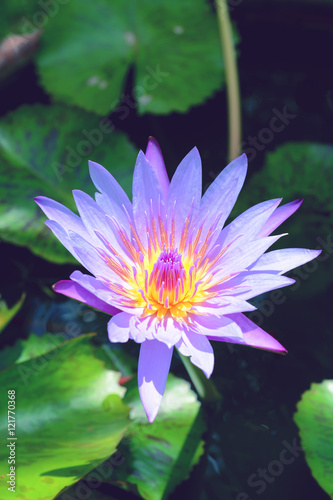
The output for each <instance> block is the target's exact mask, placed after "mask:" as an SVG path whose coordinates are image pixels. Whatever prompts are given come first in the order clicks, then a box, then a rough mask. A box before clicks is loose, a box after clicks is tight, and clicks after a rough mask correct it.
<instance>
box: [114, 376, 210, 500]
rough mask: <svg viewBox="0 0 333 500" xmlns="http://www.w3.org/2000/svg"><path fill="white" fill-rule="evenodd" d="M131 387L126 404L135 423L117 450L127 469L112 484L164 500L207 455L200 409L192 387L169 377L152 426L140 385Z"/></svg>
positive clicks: (119, 471)
mask: <svg viewBox="0 0 333 500" xmlns="http://www.w3.org/2000/svg"><path fill="white" fill-rule="evenodd" d="M127 387H128V390H127V392H126V395H125V397H124V403H126V404H128V405H129V406H130V407H131V408H132V411H131V418H133V419H134V423H133V424H132V426H131V427H130V429H129V431H128V432H127V434H126V436H125V438H124V440H123V441H122V443H121V445H120V446H119V451H120V452H121V453H122V455H123V456H124V464H123V465H122V466H121V467H119V468H117V469H115V471H114V474H113V475H112V476H111V478H110V480H109V482H111V483H112V484H115V485H119V484H120V485H122V486H123V487H124V488H125V489H127V490H130V491H133V492H135V491H136V490H137V491H138V492H139V494H140V495H141V496H142V497H143V498H145V499H146V500H162V499H166V498H168V497H169V494H170V493H171V492H172V491H173V490H174V488H175V487H176V486H177V485H178V484H179V483H181V482H182V481H184V480H185V479H187V478H188V477H189V474H190V471H191V469H192V467H193V466H194V465H195V464H196V463H198V461H199V458H200V456H201V455H202V453H203V442H202V434H203V432H204V430H205V424H204V422H203V417H202V413H201V408H200V403H199V402H198V401H197V398H196V395H195V393H194V392H193V391H191V389H190V385H189V383H188V382H185V381H184V380H181V379H179V378H176V377H174V376H173V375H171V374H170V375H169V377H168V381H167V385H166V390H165V393H164V396H163V400H162V404H161V407H160V409H159V412H158V415H157V417H156V419H155V421H154V422H153V423H152V424H149V423H148V421H147V417H146V414H145V412H144V409H143V406H142V403H141V400H140V398H139V392H138V388H137V381H136V380H131V381H129V382H128V384H127ZM119 481H120V483H119Z"/></svg>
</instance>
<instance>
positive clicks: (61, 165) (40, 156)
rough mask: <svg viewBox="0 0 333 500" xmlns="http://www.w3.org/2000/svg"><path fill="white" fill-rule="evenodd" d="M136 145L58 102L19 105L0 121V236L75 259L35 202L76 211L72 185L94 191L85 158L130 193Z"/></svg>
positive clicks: (48, 255) (47, 254)
mask: <svg viewBox="0 0 333 500" xmlns="http://www.w3.org/2000/svg"><path fill="white" fill-rule="evenodd" d="M135 157H136V150H135V148H134V147H133V146H132V144H131V143H130V142H129V140H128V139H127V137H126V135H125V134H123V133H120V132H115V131H114V126H113V125H112V123H111V121H110V120H100V119H98V118H97V117H96V116H95V115H93V114H90V113H86V112H84V111H82V110H79V109H71V108H68V107H65V106H61V105H54V106H41V105H36V106H24V107H22V108H19V109H18V110H17V111H14V112H12V113H10V114H8V115H7V116H6V117H5V118H4V119H3V120H2V121H1V122H0V176H1V181H2V182H1V189H0V236H1V238H3V239H4V240H6V241H9V242H11V243H14V244H16V245H24V246H27V247H29V248H30V250H31V251H32V252H34V253H35V254H37V255H40V256H42V257H44V258H45V259H48V260H51V261H53V262H57V263H65V262H74V261H75V260H74V258H73V257H72V256H71V254H70V253H69V252H68V251H67V250H66V249H65V248H64V247H63V246H62V245H61V244H60V243H59V242H58V241H57V239H56V238H55V237H54V235H53V234H52V233H51V231H50V230H49V229H48V228H47V227H46V226H45V225H44V221H45V215H44V214H43V212H42V211H41V210H40V209H39V207H38V206H37V205H36V203H35V202H34V197H35V196H38V195H44V196H48V197H50V198H53V199H55V200H57V201H59V202H60V203H63V204H64V205H66V206H67V207H68V208H71V209H72V210H74V211H76V209H75V204H74V200H73V197H72V194H71V192H72V190H73V189H82V190H84V191H86V192H88V193H89V194H91V195H93V194H94V192H95V191H96V189H95V188H94V186H93V184H92V182H91V180H90V177H89V171H88V159H90V160H94V161H96V162H98V163H101V164H102V165H103V166H105V167H106V168H108V169H109V170H110V172H111V173H112V174H113V175H114V176H115V177H116V178H117V180H118V181H119V182H120V183H121V184H122V186H123V188H124V189H125V190H126V191H127V192H128V193H129V194H130V192H131V182H132V173H133V169H134V164H135Z"/></svg>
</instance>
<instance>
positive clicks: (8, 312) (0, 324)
mask: <svg viewBox="0 0 333 500" xmlns="http://www.w3.org/2000/svg"><path fill="white" fill-rule="evenodd" d="M24 299H25V294H23V295H22V297H21V298H20V300H19V301H18V302H17V303H16V304H15V305H14V306H13V307H8V306H7V304H6V302H5V301H4V300H0V333H1V332H2V330H4V328H6V326H7V325H8V323H9V322H10V321H11V320H12V319H13V318H14V316H15V315H16V314H17V313H18V311H19V310H20V309H21V307H22V304H23V302H24Z"/></svg>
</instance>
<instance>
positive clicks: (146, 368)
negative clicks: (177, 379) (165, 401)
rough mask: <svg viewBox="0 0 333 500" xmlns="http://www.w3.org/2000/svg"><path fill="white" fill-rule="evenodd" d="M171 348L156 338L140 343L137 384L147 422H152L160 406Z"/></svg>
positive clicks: (168, 367)
mask: <svg viewBox="0 0 333 500" xmlns="http://www.w3.org/2000/svg"><path fill="white" fill-rule="evenodd" d="M172 352H173V348H169V347H167V346H166V345H165V344H164V343H163V342H159V341H158V340H146V341H145V342H143V343H142V344H141V348H140V356H139V367H138V384H139V393H140V398H141V401H142V404H143V407H144V409H145V412H146V414H147V417H148V420H149V422H153V420H154V419H155V417H156V415H157V412H158V409H159V407H160V404H161V401H162V397H163V394H164V390H165V384H166V381H167V378H168V374H169V369H170V363H171V358H172Z"/></svg>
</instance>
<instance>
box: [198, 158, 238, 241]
mask: <svg viewBox="0 0 333 500" xmlns="http://www.w3.org/2000/svg"><path fill="white" fill-rule="evenodd" d="M246 171H247V157H246V155H245V154H243V155H241V156H240V157H239V158H236V160H234V161H232V162H231V163H230V164H229V165H228V166H227V167H225V168H224V169H223V170H222V172H221V173H220V174H219V175H218V177H217V178H216V179H215V180H214V181H213V182H212V184H211V185H210V186H209V188H208V189H207V191H206V192H205V194H204V195H203V197H202V200H201V208H200V211H201V214H202V215H201V218H202V219H205V220H204V222H203V226H204V228H203V235H205V233H206V232H207V231H208V230H209V228H210V226H211V225H212V223H213V221H214V219H215V218H216V216H217V215H219V214H222V216H221V217H220V219H219V222H218V231H217V235H218V234H219V233H220V230H221V229H222V227H223V226H224V223H225V221H226V220H227V218H228V217H229V215H230V212H231V210H232V208H233V206H234V205H235V203H236V200H237V198H238V195H239V192H240V190H241V189H242V186H243V184H244V180H245V176H246ZM207 214H208V215H207ZM200 223H201V221H200V222H199V224H200ZM215 239H216V238H215ZM214 241H215V240H214ZM212 244H213V241H212Z"/></svg>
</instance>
